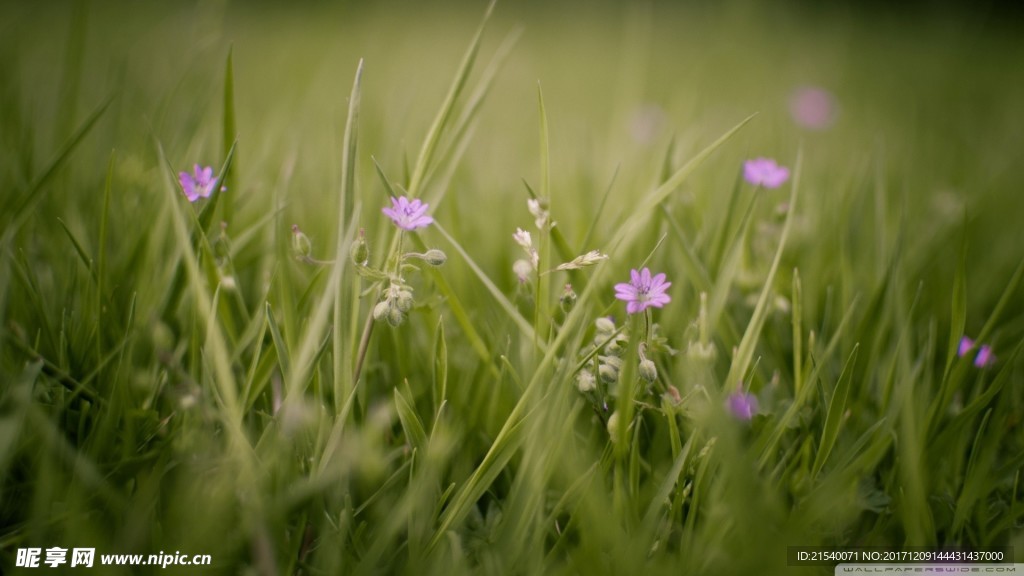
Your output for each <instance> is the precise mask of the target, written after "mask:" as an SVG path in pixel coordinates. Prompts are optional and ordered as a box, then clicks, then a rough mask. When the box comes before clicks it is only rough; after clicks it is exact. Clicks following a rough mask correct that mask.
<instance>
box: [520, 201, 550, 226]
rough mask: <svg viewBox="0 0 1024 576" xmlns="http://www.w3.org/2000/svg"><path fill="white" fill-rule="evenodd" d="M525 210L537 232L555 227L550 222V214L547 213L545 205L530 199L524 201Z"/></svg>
mask: <svg viewBox="0 0 1024 576" xmlns="http://www.w3.org/2000/svg"><path fill="white" fill-rule="evenodd" d="M526 208H527V210H529V211H530V214H531V215H532V216H533V223H534V224H536V225H537V229H538V230H544V229H546V228H549V227H550V228H554V227H555V223H554V222H552V221H551V213H550V212H548V207H547V204H545V203H543V202H541V201H540V200H538V199H536V198H530V199H529V200H527V201H526Z"/></svg>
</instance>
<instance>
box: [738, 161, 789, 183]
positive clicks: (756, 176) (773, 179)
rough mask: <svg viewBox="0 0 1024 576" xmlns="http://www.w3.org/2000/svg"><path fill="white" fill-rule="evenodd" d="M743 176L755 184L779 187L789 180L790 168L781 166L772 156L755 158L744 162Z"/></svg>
mask: <svg viewBox="0 0 1024 576" xmlns="http://www.w3.org/2000/svg"><path fill="white" fill-rule="evenodd" d="M743 178H744V179H745V180H746V181H747V182H750V183H751V184H753V185H754V186H764V187H765V188H778V187H779V186H782V183H783V182H785V181H786V180H789V168H786V167H785V166H779V165H778V164H776V163H775V160H772V159H771V158H754V159H753V160H747V161H746V162H744V163H743Z"/></svg>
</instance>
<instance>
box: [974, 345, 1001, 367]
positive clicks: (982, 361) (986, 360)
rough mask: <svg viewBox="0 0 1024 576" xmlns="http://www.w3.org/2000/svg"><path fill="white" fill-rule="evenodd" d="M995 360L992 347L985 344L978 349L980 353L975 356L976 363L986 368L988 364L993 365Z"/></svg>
mask: <svg viewBox="0 0 1024 576" xmlns="http://www.w3.org/2000/svg"><path fill="white" fill-rule="evenodd" d="M995 361H996V357H995V355H994V354H992V347H991V346H989V345H988V344H985V345H983V346H982V347H981V348H979V349H978V355H977V356H976V357H975V358H974V365H975V366H977V367H978V368H984V367H986V366H991V365H992V364H994V363H995Z"/></svg>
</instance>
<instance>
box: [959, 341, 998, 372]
mask: <svg viewBox="0 0 1024 576" xmlns="http://www.w3.org/2000/svg"><path fill="white" fill-rule="evenodd" d="M976 344H977V343H976V342H975V341H974V340H971V339H970V338H968V337H967V336H964V337H963V338H961V339H960V346H959V347H957V350H956V355H957V356H959V357H961V358H963V357H964V356H967V354H968V353H970V352H971V351H972V350H974V348H975V345H976ZM995 362H996V355H995V354H993V353H992V347H991V346H989V345H988V344H982V345H981V347H980V348H978V354H977V355H976V356H975V357H974V365H975V366H977V367H978V368H985V367H987V366H991V365H993V364H995Z"/></svg>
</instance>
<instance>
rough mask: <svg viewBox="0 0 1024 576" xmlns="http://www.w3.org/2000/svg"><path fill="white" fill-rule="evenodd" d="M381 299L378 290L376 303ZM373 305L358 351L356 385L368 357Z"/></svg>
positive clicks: (364, 326)
mask: <svg viewBox="0 0 1024 576" xmlns="http://www.w3.org/2000/svg"><path fill="white" fill-rule="evenodd" d="M377 300H380V291H379V290H378V292H377V297H376V298H374V299H373V302H374V303H376V302H377ZM373 325H374V321H373V306H370V311H369V312H367V314H366V323H365V324H364V325H363V336H362V338H360V339H359V350H358V351H357V352H356V367H355V370H353V372H352V385H353V386H355V385H356V383H357V382H359V375H360V374H361V373H362V371H363V361H364V360H365V359H366V352H367V351H368V350H369V348H370V336H371V335H372V334H373Z"/></svg>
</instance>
